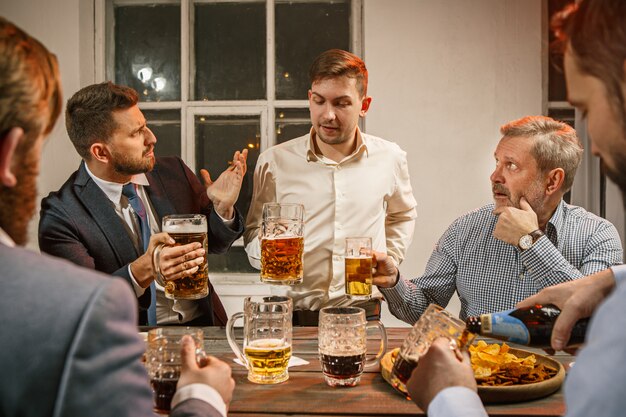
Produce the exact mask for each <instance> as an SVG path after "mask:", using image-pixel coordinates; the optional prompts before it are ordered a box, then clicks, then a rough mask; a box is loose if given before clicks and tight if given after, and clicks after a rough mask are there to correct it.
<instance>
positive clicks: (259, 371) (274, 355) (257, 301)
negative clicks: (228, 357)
mask: <svg viewBox="0 0 626 417" xmlns="http://www.w3.org/2000/svg"><path fill="white" fill-rule="evenodd" d="M292 309H293V303H292V300H291V298H290V297H280V296H256V297H246V299H245V300H244V304H243V312H242V313H235V314H233V315H232V317H231V318H230V319H228V323H226V337H227V338H228V344H229V345H230V347H231V349H232V350H233V352H234V353H235V355H236V356H237V358H239V360H240V361H241V362H242V363H243V364H244V366H245V367H246V368H247V369H248V380H250V381H252V382H255V383H257V384H278V383H280V382H283V381H286V380H287V379H289V373H288V371H287V366H288V364H289V359H290V358H291V332H292V327H291V315H292ZM240 318H243V352H242V350H241V348H240V347H239V345H238V344H237V339H236V337H235V327H234V326H235V322H236V321H237V320H238V319H240Z"/></svg>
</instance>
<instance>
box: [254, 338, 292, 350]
mask: <svg viewBox="0 0 626 417" xmlns="http://www.w3.org/2000/svg"><path fill="white" fill-rule="evenodd" d="M290 346H291V345H290V344H289V343H287V342H286V341H285V340H284V339H258V340H253V341H251V342H250V343H249V344H248V345H247V346H246V349H259V350H261V349H273V348H285V347H290Z"/></svg>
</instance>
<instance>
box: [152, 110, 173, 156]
mask: <svg viewBox="0 0 626 417" xmlns="http://www.w3.org/2000/svg"><path fill="white" fill-rule="evenodd" d="M142 112H143V115H144V117H145V118H146V122H147V124H148V127H149V128H150V130H152V133H154V136H156V138H157V144H156V147H155V148H154V153H155V154H156V156H181V149H180V110H142Z"/></svg>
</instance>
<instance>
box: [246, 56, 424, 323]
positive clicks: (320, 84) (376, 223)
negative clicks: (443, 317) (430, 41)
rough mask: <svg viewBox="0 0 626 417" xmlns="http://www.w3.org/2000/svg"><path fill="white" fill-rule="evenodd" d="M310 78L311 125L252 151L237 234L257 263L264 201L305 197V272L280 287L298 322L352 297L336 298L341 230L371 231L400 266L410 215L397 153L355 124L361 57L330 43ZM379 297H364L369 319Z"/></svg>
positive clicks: (360, 112)
mask: <svg viewBox="0 0 626 417" xmlns="http://www.w3.org/2000/svg"><path fill="white" fill-rule="evenodd" d="M309 77H310V79H311V89H310V90H309V108H310V113H311V123H312V125H313V126H312V128H311V131H310V133H309V134H307V135H304V136H302V137H299V138H296V139H292V140H290V141H288V142H285V143H282V144H280V145H276V146H273V147H272V148H270V149H268V150H266V151H265V152H263V153H262V154H261V155H260V156H259V159H258V161H257V165H256V169H255V173H254V191H253V195H252V203H251V205H250V210H249V212H248V218H247V220H246V230H245V232H244V242H245V247H246V252H247V254H248V258H249V260H250V263H251V264H252V266H254V267H257V268H260V255H261V250H260V242H259V237H258V235H259V227H260V224H261V220H262V209H263V204H264V203H267V202H273V201H276V202H279V203H300V204H303V205H304V209H305V215H304V216H305V219H304V220H305V228H304V230H305V236H304V279H303V282H302V284H299V285H295V286H292V287H285V289H284V292H285V293H286V294H287V295H289V296H291V297H292V298H293V300H294V309H295V310H296V311H295V312H294V324H299V325H316V324H317V312H318V311H319V309H320V308H322V307H324V306H327V305H344V304H345V305H347V304H351V302H350V300H348V299H347V298H346V297H345V296H344V259H343V253H344V247H345V238H346V237H354V236H369V237H371V238H372V247H373V249H374V250H376V251H381V252H386V253H387V254H388V255H389V256H391V257H392V258H393V259H394V261H395V262H396V264H399V263H400V262H401V261H402V260H403V259H404V256H405V253H406V250H407V248H408V246H409V244H410V243H411V240H412V238H413V230H414V227H415V218H416V217H417V215H416V209H415V207H416V205H417V203H416V201H415V198H414V197H413V190H412V188H411V182H410V178H409V170H408V165H407V159H406V152H404V151H403V150H402V149H400V147H399V146H398V145H396V144H395V143H393V142H389V141H387V140H384V139H381V138H378V137H375V136H371V135H367V134H365V133H363V132H361V131H360V130H359V127H358V122H359V118H362V117H365V115H366V114H367V111H368V110H369V107H370V104H371V102H372V98H371V97H369V96H368V95H367V69H366V67H365V63H364V62H363V61H362V60H361V59H360V58H359V57H357V56H356V55H354V54H351V53H350V52H346V51H343V50H339V49H331V50H328V51H326V52H324V53H322V54H321V55H319V56H318V57H317V58H316V59H315V61H314V62H313V65H312V66H311V69H310V71H309ZM280 290H281V289H276V288H273V291H280ZM379 297H380V296H378V297H376V295H375V296H374V298H373V300H370V302H367V303H365V304H364V305H363V307H365V308H366V311H367V312H368V316H369V317H377V316H379V315H380V298H379Z"/></svg>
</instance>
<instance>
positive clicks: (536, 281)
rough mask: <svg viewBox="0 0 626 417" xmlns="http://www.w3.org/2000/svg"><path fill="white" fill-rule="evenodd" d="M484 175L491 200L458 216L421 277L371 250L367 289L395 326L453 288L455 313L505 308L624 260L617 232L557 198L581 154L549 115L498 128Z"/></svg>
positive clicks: (443, 301) (569, 132) (566, 129)
mask: <svg viewBox="0 0 626 417" xmlns="http://www.w3.org/2000/svg"><path fill="white" fill-rule="evenodd" d="M500 132H501V133H502V136H503V137H502V139H501V140H500V142H499V144H498V146H497V148H496V150H495V153H494V156H495V160H496V168H495V170H494V171H493V173H492V174H491V184H492V191H493V198H494V203H491V204H488V205H486V206H483V207H480V208H478V209H476V210H473V211H471V212H469V213H467V214H465V215H463V216H461V217H459V218H458V219H456V220H455V221H454V222H453V223H452V224H451V225H450V226H449V227H448V229H447V230H446V232H445V233H444V234H443V236H442V237H441V238H440V239H439V242H438V243H437V245H436V246H435V249H434V251H433V253H432V255H431V256H430V259H429V260H428V264H427V265H426V271H425V272H424V274H423V275H422V276H420V277H417V278H414V279H411V280H408V279H404V278H401V277H400V273H399V271H398V269H397V268H396V266H395V264H394V263H393V262H392V261H391V260H390V258H388V257H387V256H386V255H384V254H379V253H376V259H377V261H376V273H375V275H374V281H373V282H374V284H375V285H377V286H378V287H379V288H380V290H381V292H382V293H383V295H384V297H385V299H386V300H387V301H388V302H389V309H390V310H391V312H392V313H393V315H395V316H396V317H398V318H399V319H401V320H404V321H405V322H407V323H409V324H413V323H414V322H415V321H417V319H419V317H420V315H421V314H422V313H423V312H424V310H425V309H426V307H428V305H429V304H430V303H435V304H438V305H440V306H444V307H445V306H446V305H447V304H448V302H449V301H450V298H451V297H452V295H453V294H454V292H455V291H456V292H457V293H458V295H459V298H460V300H461V311H460V317H461V318H462V319H465V318H466V317H467V316H474V315H479V314H483V313H488V312H494V311H501V310H508V309H512V308H514V306H515V304H516V303H517V302H519V301H521V300H523V299H524V298H526V297H529V296H531V295H533V294H535V293H537V292H538V291H540V290H541V289H542V288H545V287H549V286H551V285H555V284H559V283H561V282H565V281H570V280H574V279H578V278H581V277H583V276H585V275H590V274H593V273H595V272H598V271H601V270H603V269H606V268H608V267H610V266H612V265H616V264H620V263H622V246H621V242H620V238H619V235H618V233H617V230H616V229H615V227H614V226H613V225H612V224H611V223H610V222H608V221H607V220H605V219H602V218H600V217H598V216H596V215H594V214H592V213H589V212H588V211H586V210H585V209H583V208H581V207H576V206H572V205H570V204H567V203H565V202H564V201H563V195H564V194H565V193H566V192H567V191H568V190H569V189H570V188H571V187H572V183H573V181H574V175H575V173H576V169H577V168H578V165H579V163H580V160H581V158H582V153H583V150H582V147H581V145H580V142H579V140H578V138H577V136H576V132H575V131H574V129H572V128H571V127H570V126H568V125H567V124H565V123H561V122H557V121H555V120H553V119H551V118H549V117H543V116H533V117H524V118H522V119H519V120H515V121H513V122H510V123H508V124H506V125H504V126H502V127H501V129H500Z"/></svg>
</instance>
